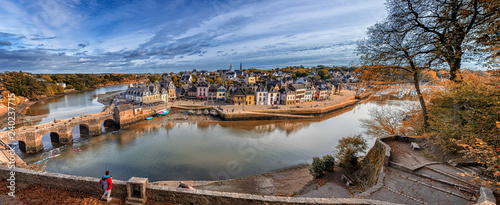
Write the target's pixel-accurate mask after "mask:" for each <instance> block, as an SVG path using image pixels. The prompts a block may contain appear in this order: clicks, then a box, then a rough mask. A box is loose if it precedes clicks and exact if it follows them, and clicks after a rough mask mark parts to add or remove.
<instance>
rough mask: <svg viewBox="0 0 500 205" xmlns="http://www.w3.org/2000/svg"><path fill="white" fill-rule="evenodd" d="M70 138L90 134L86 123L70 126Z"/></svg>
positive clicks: (78, 137)
mask: <svg viewBox="0 0 500 205" xmlns="http://www.w3.org/2000/svg"><path fill="white" fill-rule="evenodd" d="M71 136H72V139H73V140H75V139H80V138H82V137H88V136H90V127H89V126H88V125H87V124H78V125H75V126H74V127H72V128H71Z"/></svg>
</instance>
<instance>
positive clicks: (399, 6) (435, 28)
mask: <svg viewBox="0 0 500 205" xmlns="http://www.w3.org/2000/svg"><path fill="white" fill-rule="evenodd" d="M491 4H494V5H496V6H498V4H499V3H498V1H496V0H388V1H387V4H386V5H387V7H388V10H389V19H393V20H396V21H400V22H401V24H403V25H406V26H407V27H408V28H411V31H412V32H413V33H414V34H416V35H429V36H430V37H431V38H430V39H429V42H428V43H430V44H433V45H435V46H436V50H435V51H434V52H432V54H433V55H434V57H435V58H436V59H439V60H441V61H442V62H445V63H446V64H447V65H448V66H449V69H450V80H452V81H454V82H460V81H462V78H461V75H460V69H461V63H462V60H463V56H464V53H465V52H466V50H468V49H469V50H471V46H472V47H477V46H478V45H479V44H478V42H480V41H478V37H480V36H479V35H481V34H484V33H491V32H492V33H495V32H496V33H495V34H493V36H496V37H498V27H494V26H492V25H491V24H492V23H493V22H495V21H496V25H498V21H497V20H494V19H495V17H494V16H498V12H499V10H498V7H495V6H493V7H492V6H491ZM488 31H490V32H488ZM487 39H490V38H487ZM493 42H495V41H494V40H485V43H483V44H482V45H480V46H486V47H491V46H495V45H497V46H498V43H497V42H495V43H493ZM497 48H498V47H497ZM483 51H484V50H483ZM497 51H498V50H494V51H493V52H497Z"/></svg>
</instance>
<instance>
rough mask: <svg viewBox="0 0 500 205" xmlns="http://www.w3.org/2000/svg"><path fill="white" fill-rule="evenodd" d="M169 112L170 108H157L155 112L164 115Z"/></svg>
mask: <svg viewBox="0 0 500 205" xmlns="http://www.w3.org/2000/svg"><path fill="white" fill-rule="evenodd" d="M169 112H170V109H163V110H159V111H158V112H156V114H158V115H166V114H168V113H169Z"/></svg>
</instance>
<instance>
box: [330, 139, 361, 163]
mask: <svg viewBox="0 0 500 205" xmlns="http://www.w3.org/2000/svg"><path fill="white" fill-rule="evenodd" d="M336 148H337V159H339V164H340V166H343V167H351V166H356V165H357V162H358V157H357V154H358V153H359V152H364V151H365V150H366V149H367V148H368V145H367V144H366V140H365V139H364V138H363V137H361V135H355V136H351V137H344V138H342V139H340V140H339V144H338V145H337V147H336Z"/></svg>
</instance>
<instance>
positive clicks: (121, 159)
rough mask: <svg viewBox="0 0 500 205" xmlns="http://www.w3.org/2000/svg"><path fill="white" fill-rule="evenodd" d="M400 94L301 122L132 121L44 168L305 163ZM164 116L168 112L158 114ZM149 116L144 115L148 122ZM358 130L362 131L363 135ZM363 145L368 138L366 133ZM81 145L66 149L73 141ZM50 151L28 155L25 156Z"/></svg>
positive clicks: (160, 175) (183, 176)
mask: <svg viewBox="0 0 500 205" xmlns="http://www.w3.org/2000/svg"><path fill="white" fill-rule="evenodd" d="M398 104H402V102H401V101H393V100H383V101H370V102H367V103H364V104H360V105H357V106H356V107H354V108H353V109H351V110H347V111H344V112H343V113H337V114H338V115H337V116H334V117H330V118H327V119H322V120H309V121H303V120H302V121H287V122H284V121H257V122H219V123H207V122H203V123H171V124H165V123H163V124H164V125H161V126H160V125H158V124H159V122H160V121H161V119H160V118H155V120H156V121H155V120H152V122H151V123H149V124H148V123H140V124H136V125H134V126H132V127H130V128H127V129H123V130H119V131H115V132H111V133H108V134H105V135H102V136H97V137H93V138H85V137H82V138H81V139H79V140H76V141H77V142H76V143H75V144H73V145H71V146H63V147H60V148H58V149H56V151H55V152H54V153H56V152H57V153H59V151H60V154H61V155H60V156H58V157H55V158H51V159H47V160H46V171H49V172H58V173H65V174H72V175H81V176H92V177H99V176H101V175H102V173H104V171H105V170H110V171H111V173H112V175H113V177H114V178H115V179H120V180H128V179H129V178H130V177H132V176H142V177H147V178H149V180H150V181H163V180H217V179H227V178H237V177H243V176H249V175H257V174H262V173H266V172H270V171H274V170H278V169H282V168H287V167H290V166H295V165H299V164H304V163H310V162H311V161H312V157H314V156H323V155H326V154H333V150H334V149H335V146H336V145H337V143H338V140H339V139H340V138H342V137H344V136H349V135H352V134H357V133H363V132H364V130H363V129H362V128H361V127H360V122H359V119H361V118H366V117H367V114H368V110H369V109H370V108H373V107H377V106H385V105H398ZM165 118H168V116H166V117H165ZM148 122H150V121H148ZM365 137H366V136H365ZM366 138H367V139H369V140H368V142H369V145H370V146H371V145H373V143H374V140H373V139H372V138H370V137H366ZM77 147H79V148H81V149H82V150H83V151H81V152H76V151H73V149H74V148H77ZM49 155H50V151H49V152H44V153H43V154H37V155H31V156H29V157H27V158H26V161H28V163H33V162H35V161H37V160H39V159H42V158H44V157H47V156H49Z"/></svg>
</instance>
